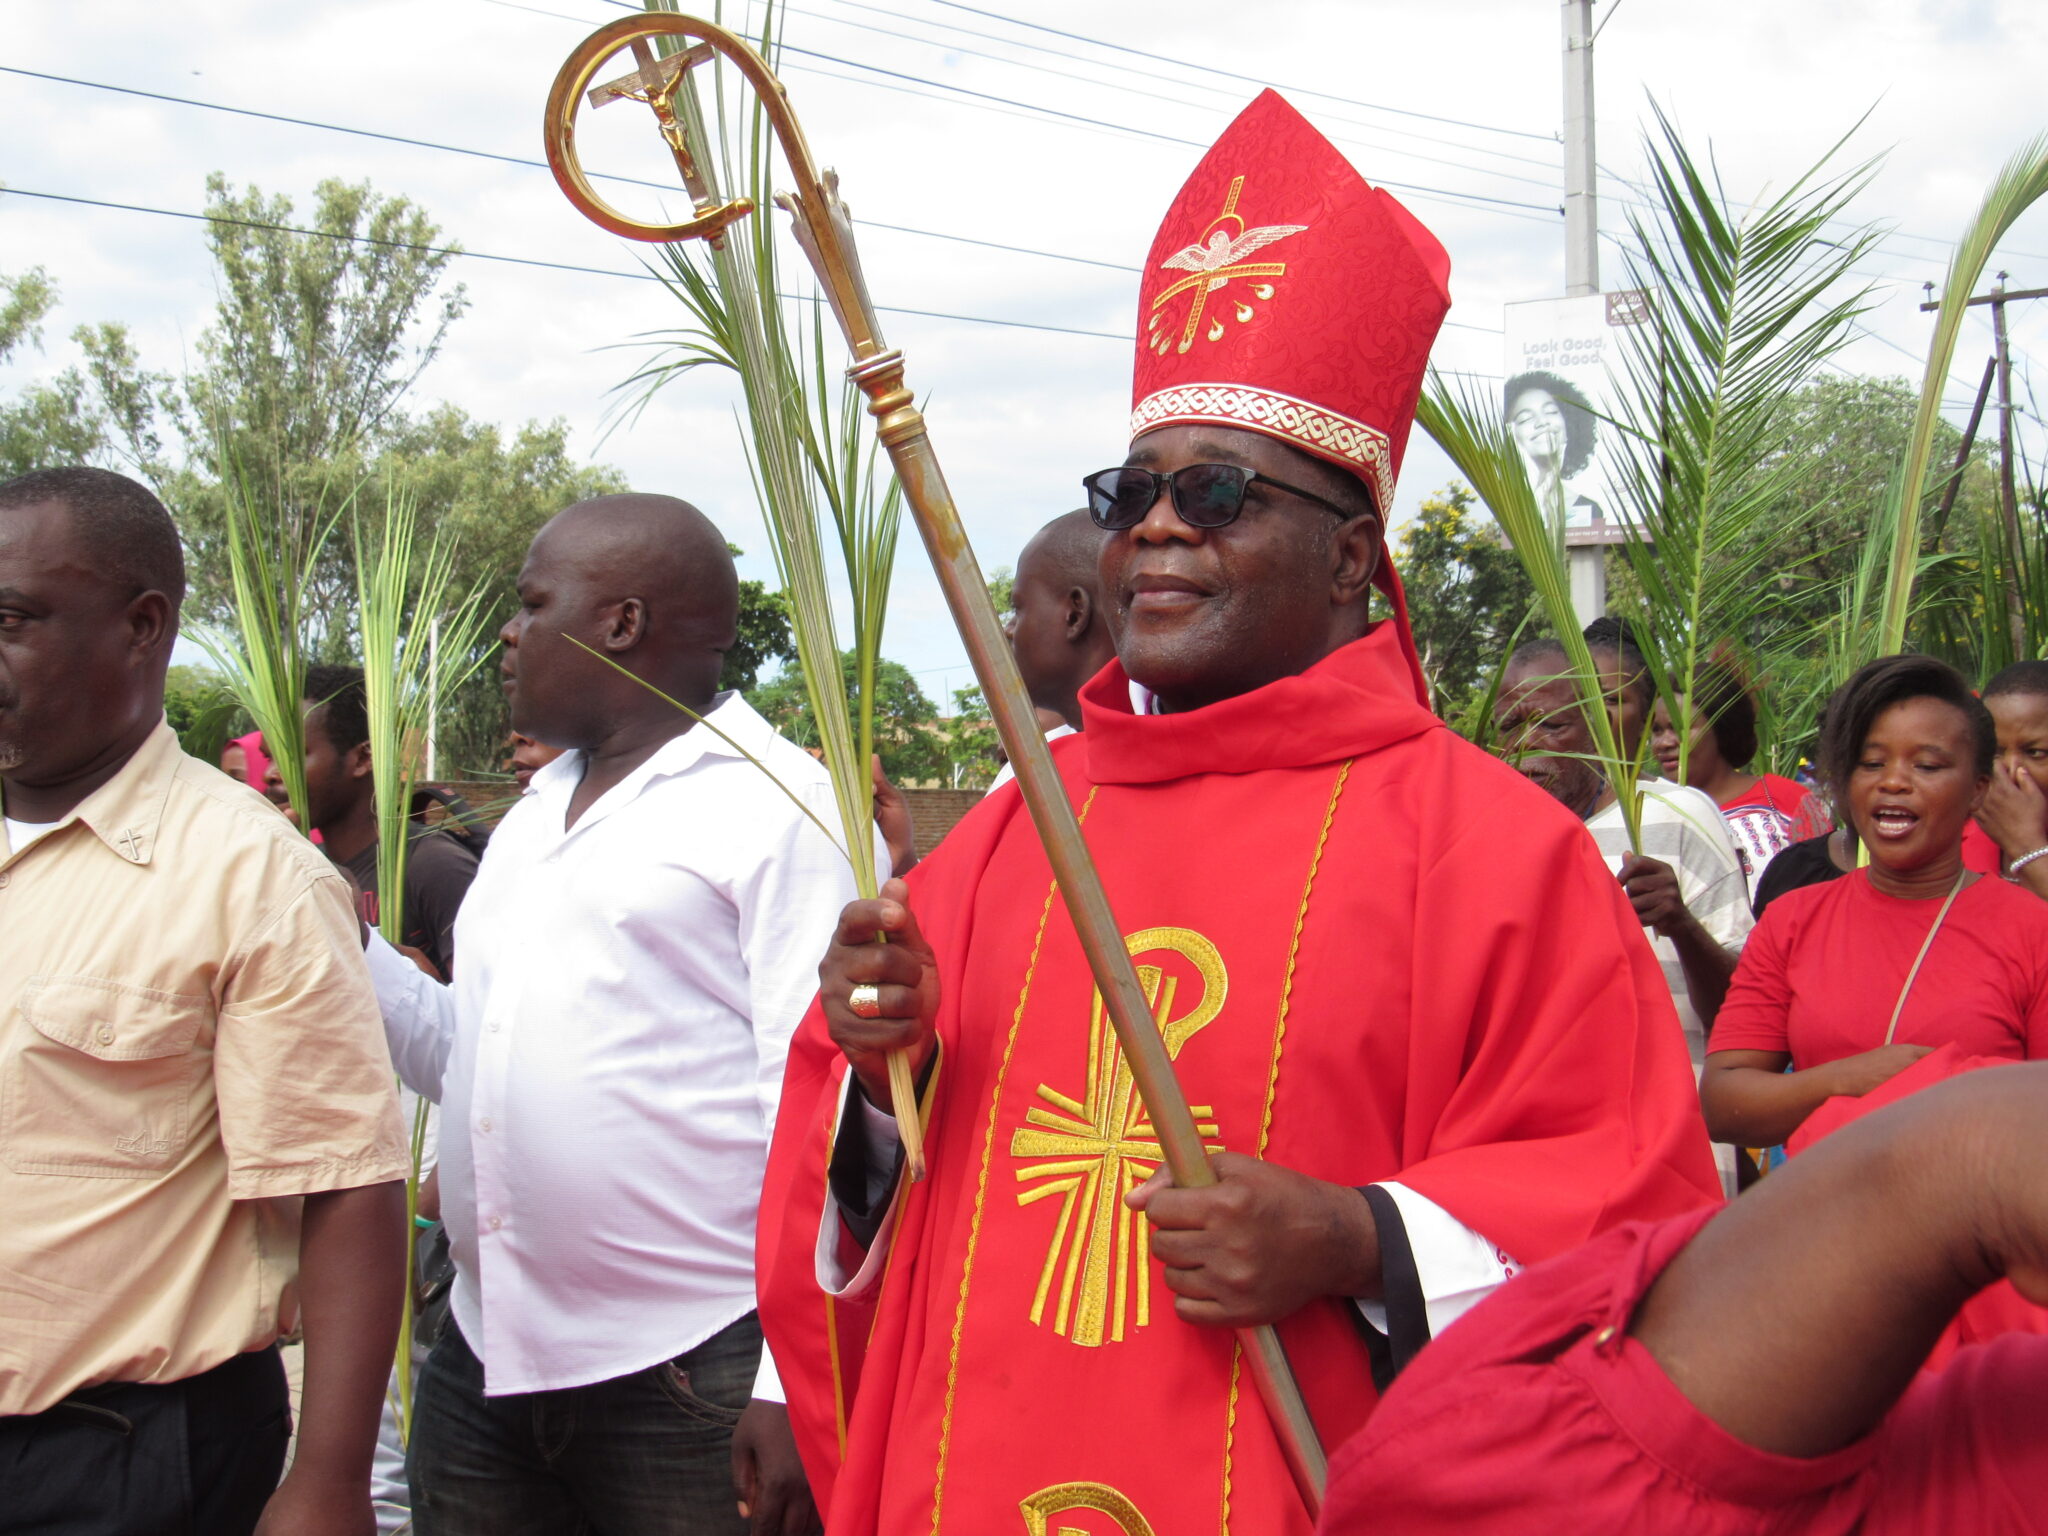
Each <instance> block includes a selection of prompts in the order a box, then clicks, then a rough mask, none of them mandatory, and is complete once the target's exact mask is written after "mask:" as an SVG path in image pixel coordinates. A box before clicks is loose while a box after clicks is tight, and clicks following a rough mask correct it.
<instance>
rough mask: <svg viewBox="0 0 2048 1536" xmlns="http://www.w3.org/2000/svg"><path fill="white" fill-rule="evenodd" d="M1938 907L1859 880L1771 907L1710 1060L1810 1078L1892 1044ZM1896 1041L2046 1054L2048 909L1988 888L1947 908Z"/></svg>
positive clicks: (1984, 882) (1979, 885) (1804, 892)
mask: <svg viewBox="0 0 2048 1536" xmlns="http://www.w3.org/2000/svg"><path fill="white" fill-rule="evenodd" d="M1940 910H1941V898H1939V897H1930V898H1928V899H1926V900H1924V901H1903V900H1900V899H1899V898H1897V897H1894V896H1886V895H1884V894H1882V893H1881V892H1879V891H1878V890H1877V889H1876V888H1875V887H1874V886H1872V885H1871V883H1870V878H1869V875H1868V874H1867V873H1866V872H1864V871H1861V870H1859V871H1857V872H1856V873H1854V874H1851V875H1845V876H1843V877H1842V878H1841V879H1840V880H1830V881H1828V882H1827V883H1825V884H1823V885H1809V886H1806V887H1805V888H1803V889H1801V890H1796V891H1791V892H1788V893H1787V894H1785V895H1784V896H1781V897H1780V898H1778V900H1776V901H1774V902H1772V903H1771V904H1770V906H1768V907H1767V908H1765V909H1764V915H1763V920H1762V921H1761V922H1759V923H1758V924H1757V925H1756V927H1755V929H1754V930H1753V931H1752V932H1751V933H1750V936H1749V942H1748V943H1747V945H1745V946H1744V948H1743V951H1742V961H1741V963H1740V964H1739V965H1737V966H1736V968H1735V978H1734V980H1733V981H1731V982H1730V983H1729V986H1728V996H1727V999H1726V1001H1724V1002H1723V1003H1722V1004H1721V1012H1720V1014H1719V1016H1718V1017H1717V1018H1716V1019H1715V1020H1714V1033H1713V1038H1712V1040H1711V1041H1710V1042H1709V1044H1708V1049H1709V1050H1714V1051H1788V1052H1790V1053H1791V1056H1792V1065H1793V1066H1794V1067H1797V1068H1799V1069H1800V1070H1802V1071H1803V1070H1805V1069H1806V1068H1808V1067H1815V1066H1819V1065H1820V1064H1821V1063H1823V1062H1829V1061H1838V1060H1840V1059H1841V1058H1842V1057H1844V1056H1854V1055H1856V1054H1858V1053H1859V1052H1862V1051H1872V1050H1876V1049H1877V1048H1878V1047H1879V1046H1881V1045H1883V1044H1884V1032H1885V1026H1886V1025H1887V1024H1888V1023H1889V1022H1890V1021H1891V1016H1892V1007H1893V1005H1894V1004H1895V1003H1897V1001H1898V997H1899V989H1900V988H1901V987H1903V986H1904V985H1905V984H1906V973H1907V971H1909V970H1910V969H1911V968H1912V965H1913V957H1914V956H1915V955H1917V954H1919V952H1920V945H1921V943H1922V941H1923V940H1925V939H1926V937H1927V929H1928V927H1929V925H1930V924H1932V923H1933V921H1934V917H1935V914H1936V913H1937V912H1939V911H1940ZM1893 1038H1894V1039H1895V1040H1897V1041H1900V1042H1904V1043H1906V1044H1911V1045H1927V1046H1942V1045H1948V1044H1950V1043H1954V1044H1956V1045H1958V1046H1960V1047H1961V1048H1962V1049H1963V1051H1964V1052H1965V1053H1966V1054H1968V1055H1972V1056H1995V1057H1999V1058H2002V1059H2004V1060H2007V1061H2031V1060H2035V1059H2037V1058H2041V1057H2048V902H2044V901H2042V900H2041V899H2040V898H2039V897H2037V896H2035V895H2033V894H2032V893H2031V892H2027V891H2022V890H2020V889H2019V888H2018V887H2017V886H2014V885H2009V884H2007V883H2006V882H2005V881H2003V880H1999V879H1995V878H1980V879H1978V880H1977V881H1975V882H1974V883H1973V884H1971V885H1970V886H1969V887H1968V888H1966V889H1965V890H1964V891H1963V892H1962V893H1961V894H1960V895H1959V896H1957V897H1956V902H1955V905H1954V906H1953V907H1951V908H1950V909H1949V914H1948V918H1947V920H1946V921H1945V922H1943V924H1942V925H1941V932H1940V934H1939V935H1937V936H1936V938H1935V940H1934V944H1933V947H1932V948H1930V949H1929V950H1928V951H1927V959H1926V961H1925V962H1924V963H1923V964H1922V965H1921V967H1920V975H1919V977H1918V979H1916V980H1915V981H1914V983H1913V993H1912V996H1911V997H1909V998H1907V1000H1906V1009H1905V1012H1904V1013H1903V1014H1901V1015H1900V1017H1899V1028H1898V1033H1897V1034H1896V1035H1895V1036H1894V1037H1893Z"/></svg>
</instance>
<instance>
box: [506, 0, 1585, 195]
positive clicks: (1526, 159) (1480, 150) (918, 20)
mask: <svg viewBox="0 0 2048 1536" xmlns="http://www.w3.org/2000/svg"><path fill="white" fill-rule="evenodd" d="M493 3H495V0H493ZM832 3H833V4H837V5H842V6H845V7H847V8H848V9H850V10H856V11H866V12H869V13H871V14H873V15H877V16H887V17H889V18H891V19H892V20H897V21H902V22H905V23H907V24H909V25H913V26H923V27H930V28H935V29H938V30H942V31H946V32H957V33H959V34H960V35H962V36H963V37H973V38H979V39H980V40H982V41H983V42H991V43H1001V44H1003V45H1004V46H1005V47H1009V48H1022V49H1025V50H1028V51H1029V52H1032V53H1043V54H1046V55H1048V56H1050V57H1052V58H1056V59H1068V60H1072V61H1073V62H1075V63H1079V64H1088V65H1092V66H1094V67H1096V68H1099V69H1118V70H1122V71H1124V72H1125V73H1127V74H1135V75H1139V76H1141V77H1142V78H1144V79H1147V80H1159V81H1164V82H1166V83H1167V84H1170V85H1177V86H1180V87H1182V88H1184V89H1191V90H1197V91H1208V92H1211V93H1212V94H1215V95H1218V96H1226V97H1229V98H1230V99H1231V100H1233V101H1237V102H1242V101H1243V96H1242V94H1241V93H1239V92H1238V91H1237V90H1236V89H1235V88H1231V87H1225V86H1220V85H1209V84H1206V83H1205V82H1203V81H1200V80H1189V79H1187V78H1185V77H1184V76H1180V75H1169V74H1162V73H1160V72H1159V71H1157V70H1148V69H1134V68H1132V66H1130V65H1128V64H1121V63H1118V64H1112V63H1109V62H1108V61H1106V60H1100V59H1091V58H1089V57H1088V56H1087V55H1086V54H1080V53H1072V52H1069V51H1068V50H1066V49H1064V48H1051V47H1048V46H1046V45H1045V44H1044V43H1035V42H1030V41H1027V40H1025V39H1022V38H1013V37H1000V36H998V35H997V34H995V33H993V32H980V31H976V30H975V29H974V28H972V27H963V26H959V25H958V24H956V23H953V22H947V21H939V20H937V19H935V18H933V17H927V16H918V17H909V16H903V15H901V14H900V13H899V12H897V11H892V10H886V9H884V8H883V7H881V6H877V5H869V4H866V3H864V0H832ZM783 9H784V10H785V11H796V13H797V14H799V15H809V16H817V15H818V13H817V12H815V11H797V8H796V7H794V6H784V7H783ZM819 19H821V20H822V19H825V18H823V17H820V18H819ZM841 25H844V26H854V25H858V23H854V22H844V21H842V22H841ZM872 30H874V31H877V32H880V31H882V30H883V29H882V28H879V27H876V28H873V29H872ZM885 35H893V34H885ZM940 46H950V45H948V44H944V43H941V45H940ZM959 51H961V52H963V53H964V52H967V51H969V50H966V49H961V50H959ZM1102 83H1104V84H1107V83H1109V82H1102ZM1338 99H1341V98H1338ZM1323 116H1324V117H1325V118H1326V119H1328V120H1329V121H1332V122H1341V123H1351V124H1353V125H1355V126H1357V127H1361V128H1371V129H1373V130H1374V131H1375V132H1379V133H1391V134H1394V135H1395V136H1397V137H1399V138H1404V139H1419V140H1421V141H1422V142H1423V143H1425V144H1441V145H1444V146H1446V147H1448V148H1451V149H1462V150H1464V151H1466V152H1467V153H1469V154H1475V155H1492V156H1494V157H1495V158H1496V159H1501V160H1513V161H1516V162H1518V163H1520V164H1522V165H1533V166H1537V167H1539V168H1541V169H1544V170H1549V171H1553V172H1554V171H1556V170H1557V166H1556V164H1555V163H1554V162H1552V161H1548V160H1538V159H1536V158H1535V157H1534V156H1531V155H1520V154H1516V153H1515V152H1514V151H1512V150H1506V149H1493V148H1489V147H1488V146H1486V145H1483V144H1471V143H1467V142H1466V141H1464V140H1462V139H1449V138H1445V137H1444V136H1443V135H1441V134H1432V133H1418V132H1416V131H1415V130H1413V129H1409V128H1396V127H1394V126H1393V125H1391V124H1388V123H1368V122H1366V121H1364V120H1363V119H1361V118H1355V117H1341V116H1338V115H1337V114H1334V113H1324V114H1323ZM1394 153H1403V151H1394ZM1474 169H1477V167H1474Z"/></svg>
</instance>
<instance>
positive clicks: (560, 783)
mask: <svg viewBox="0 0 2048 1536" xmlns="http://www.w3.org/2000/svg"><path fill="white" fill-rule="evenodd" d="M780 739H781V738H780V737H779V736H777V734H776V731H775V727H774V726H772V725H770V724H769V723H768V722H767V721H766V720H764V719H762V718H761V716H760V715H759V714H757V713H755V711H754V708H753V706H752V705H750V704H748V703H747V701H746V700H745V699H744V698H742V697H741V696H740V695H739V693H738V692H737V691H736V690H734V689H730V688H729V689H727V690H726V691H725V692H723V693H720V694H717V695H715V696H714V697H713V698H712V700H711V707H710V708H709V709H707V710H706V711H704V715H703V718H702V719H700V720H697V721H694V722H693V723H692V724H691V726H690V728H689V729H688V730H687V731H684V732H683V733H682V734H681V735H680V736H673V737H670V738H669V740H667V741H665V742H663V743H662V745H661V747H660V749H659V750H657V751H656V752H655V754H654V755H653V756H652V757H650V758H648V759H647V761H646V762H644V763H642V764H641V765H640V766H639V767H638V768H635V769H634V770H633V771H632V772H631V773H630V774H628V775H627V776H626V777H625V778H623V779H621V780H620V781H619V782H618V783H617V784H615V785H613V786H612V788H611V789H609V790H607V791H606V792H605V794H604V795H603V796H602V797H600V798H599V800H598V802H597V803H596V804H595V805H593V806H591V807H590V809H589V810H587V811H585V812H584V813H583V815H582V816H581V817H580V818H578V820H577V822H576V825H577V827H579V828H580V827H583V826H587V825H589V824H590V823H591V822H592V821H594V820H597V819H599V818H600V817H601V816H602V815H604V814H606V813H608V812H609V811H610V810H611V809H612V808H613V807H615V806H620V805H624V804H626V803H627V802H629V801H631V800H633V799H635V798H636V797H637V796H639V795H640V793H641V792H642V791H644V790H645V789H646V788H647V787H648V786H649V785H651V784H653V783H654V782H655V781H656V780H657V779H666V778H673V777H675V776H676V775H677V774H680V773H685V772H687V771H688V770H690V769H691V768H693V767H695V766H696V765H697V763H699V762H700V761H702V760H703V759H705V758H707V757H728V758H732V759H734V760H736V761H739V762H745V761H747V759H748V758H749V757H751V758H753V759H754V761H755V762H756V763H761V762H763V761H764V760H765V759H766V757H767V755H768V752H769V751H770V750H771V745H772V744H773V743H774V742H776V741H778V740H780ZM588 756H589V754H588V753H587V752H585V751H583V750H581V749H580V748H579V749H577V750H574V751H570V752H564V753H563V754H562V755H561V756H560V757H558V758H556V759H555V760H554V761H553V762H552V763H549V764H547V765H546V766H545V767H543V768H542V769H541V770H540V771H539V772H537V773H535V774H534V776H533V779H532V782H531V784H530V785H529V786H528V790H527V792H528V793H529V794H532V795H536V796H541V797H552V796H553V795H555V794H556V793H559V794H560V795H561V797H562V798H563V799H564V800H565V801H566V800H567V798H568V797H569V795H570V794H572V793H574V791H575V788H576V786H577V785H578V784H580V783H581V782H582V781H583V765H584V761H585V759H586V758H587V757H588Z"/></svg>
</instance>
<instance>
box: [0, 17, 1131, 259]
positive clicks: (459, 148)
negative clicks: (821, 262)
mask: <svg viewBox="0 0 2048 1536" xmlns="http://www.w3.org/2000/svg"><path fill="white" fill-rule="evenodd" d="M494 3H499V4H505V3H509V0H494ZM517 9H520V10H532V9H533V7H531V6H519V7H517ZM540 14H541V15H546V16H556V15H560V13H559V12H556V11H543V12H540ZM563 19H564V20H575V19H576V18H574V17H564V18H563ZM0 74H10V75H23V76H26V77H28V78H29V79H32V80H48V81H54V82H56V83H57V84H60V85H75V86H81V87H83V88H85V89H87V90H93V91H107V92H111V93H112V94H114V95H118V96H138V97H141V98H142V99H144V100H146V101H162V102H169V103H171V104H172V105H175V106H181V107H197V108H199V109H201V110H202V111H207V112H225V113H228V114H229V115H231V116H235V117H253V118H257V119H260V120H262V121H264V122H272V123H287V124H290V125H291V126H293V127H296V128H312V129H316V130H318V131H320V132H323V133H343V134H349V135H351V136H353V137H356V138H364V139H379V140H382V141H384V142H386V143H392V144H404V145H406V146H408V147H410V148H413V149H431V150H437V151H439V152H441V153H443V154H449V155H468V156H470V157H471V158H473V159H477V160H494V161H496V162H498V163H499V164H501V165H517V166H523V167H525V168H527V169H529V170H537V171H545V170H548V169H549V167H548V163H547V162H546V161H545V160H532V159H528V158H526V157H524V156H521V155H505V154H499V153H498V152H497V151H495V150H488V149H472V148H470V147H469V146H467V145H463V144H442V143H439V142H437V141H435V140H432V139H415V138H408V137H406V136H404V135H401V134H395V133H383V132H380V131H378V130H376V129H372V128H353V127H349V126H348V125H346V124H343V123H323V122H318V121H315V120H314V119H312V118H306V117H287V116H285V115H283V114H282V113H277V112H259V111H256V110H255V109H253V108H250V107H231V106H227V105H225V104H223V103H221V102H217V101H202V100H199V99H198V98H196V97H191V96H169V95H165V94H164V93H162V92H160V91H144V90H138V89H136V88H135V87H133V86H126V85H110V84H108V83H107V82H105V81H102V80H81V79H78V78H77V77H75V76H72V75H52V74H45V73H43V72H42V71H40V70H34V69H21V68H17V67H16V66H14V65H11V64H0ZM590 174H591V176H592V179H593V180H598V181H614V182H618V183H619V184H620V185H622V186H632V187H651V188H653V189H654V190H655V191H657V192H673V191H675V190H676V189H675V188H674V187H672V186H668V185H665V184H664V183H662V182H658V181H644V180H642V179H641V178H639V177H637V176H612V175H607V174H604V173H602V172H592V173H590ZM853 222H854V223H856V224H862V225H867V226H869V227H871V228H874V229H887V230H891V231H893V232H895V233H897V234H903V235H921V236H923V237H924V238H925V239H928V240H949V241H953V242H955V243H956V244H960V245H976V246H982V247H985V248H987V249H989V250H997V251H1009V252H1011V253H1013V254H1015V255H1019V256H1042V257H1044V258H1045V259H1047V260H1048V261H1068V262H1073V263H1076V264H1077V265H1080V266H1087V267H1106V268H1108V269H1110V270H1112V271H1117V272H1135V271H1137V270H1138V269H1137V268H1136V267H1126V266H1123V265H1122V264H1120V263H1118V262H1113V261H1101V260H1098V259H1096V258H1095V257H1092V256H1070V255H1067V254H1065V253H1064V252H1061V251H1042V250H1036V249H1033V248H1031V247H1029V246H1022V245H1004V244H1003V243H1002V242H1000V241H997V240H980V239H976V238H974V237H973V236H970V235H952V234H946V233H944V232H942V231H940V230H935V229H913V228H911V227H910V226H908V225H905V224H885V223H882V222H881V221H880V220H877V219H855V220H854V221H853Z"/></svg>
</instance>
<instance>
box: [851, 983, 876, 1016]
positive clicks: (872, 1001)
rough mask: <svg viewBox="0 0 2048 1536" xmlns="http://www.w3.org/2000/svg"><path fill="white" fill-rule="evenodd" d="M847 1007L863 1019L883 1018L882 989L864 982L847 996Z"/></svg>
mask: <svg viewBox="0 0 2048 1536" xmlns="http://www.w3.org/2000/svg"><path fill="white" fill-rule="evenodd" d="M846 1006H847V1007H849V1008H851V1009H852V1010H853V1011H854V1013H855V1014H857V1015H858V1016H859V1017H861V1018H863V1019H879V1018H880V1017H881V1016H882V989H881V988H880V987H878V986H875V985H874V984H873V983H871V982H865V981H864V982H862V983H861V984H860V985H859V986H857V987H855V988H854V989H853V990H852V991H851V992H849V993H847V994H846Z"/></svg>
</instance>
